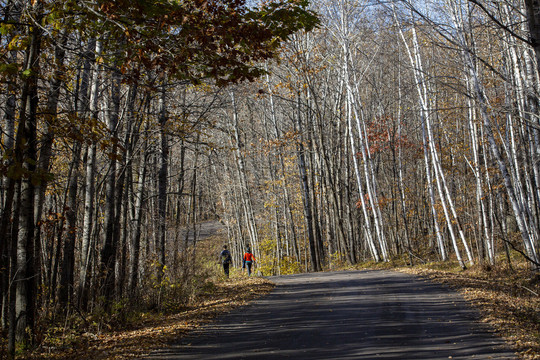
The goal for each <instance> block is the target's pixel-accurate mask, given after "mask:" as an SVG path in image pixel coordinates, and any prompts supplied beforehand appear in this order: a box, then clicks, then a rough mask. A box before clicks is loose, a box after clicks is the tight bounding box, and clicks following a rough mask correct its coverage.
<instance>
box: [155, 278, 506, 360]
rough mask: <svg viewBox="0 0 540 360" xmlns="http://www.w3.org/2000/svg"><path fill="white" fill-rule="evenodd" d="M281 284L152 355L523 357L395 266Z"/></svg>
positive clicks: (448, 294) (454, 298)
mask: <svg viewBox="0 0 540 360" xmlns="http://www.w3.org/2000/svg"><path fill="white" fill-rule="evenodd" d="M271 280H273V281H275V282H276V283H277V286H276V288H275V289H274V291H272V292H271V293H270V294H269V295H267V296H265V297H264V298H262V299H259V300H257V301H255V302H253V303H252V304H251V305H249V306H247V307H243V308H239V309H236V310H234V311H233V312H231V313H228V314H224V315H223V316H221V317H220V318H219V319H218V320H217V322H216V323H214V324H212V325H208V326H205V327H203V328H201V329H200V330H198V331H195V332H194V333H192V335H190V336H189V337H187V338H184V339H182V340H180V342H179V343H178V344H172V345H171V347H169V348H167V349H163V350H160V351H156V352H154V353H152V354H151V355H150V356H149V357H148V358H147V359H152V360H157V359H160V360H164V359H167V360H172V359H175V360H177V359H178V360H179V359H282V358H292V359H400V360H405V359H409V360H419V359H516V357H515V356H514V354H513V352H512V351H511V350H509V348H508V347H507V346H506V345H505V343H504V342H503V341H502V340H501V339H500V338H499V337H497V336H496V335H494V334H493V333H492V332H490V330H489V328H488V327H487V326H486V325H484V324H481V323H480V322H478V314H477V313H476V312H475V311H474V310H473V309H471V308H470V307H468V306H467V304H466V302H465V300H464V299H463V298H462V297H461V296H459V295H458V294H457V293H455V292H453V291H451V290H449V289H447V288H445V287H442V286H440V285H437V284H433V283H430V282H428V281H424V280H421V279H419V278H418V277H415V276H411V275H407V274H402V273H397V272H392V271H348V272H330V273H314V274H301V275H292V276H282V277H273V278H271Z"/></svg>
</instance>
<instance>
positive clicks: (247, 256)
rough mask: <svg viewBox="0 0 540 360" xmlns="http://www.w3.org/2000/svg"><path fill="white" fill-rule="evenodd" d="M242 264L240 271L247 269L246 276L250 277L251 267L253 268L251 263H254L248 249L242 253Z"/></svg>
mask: <svg viewBox="0 0 540 360" xmlns="http://www.w3.org/2000/svg"><path fill="white" fill-rule="evenodd" d="M242 261H243V263H242V269H245V268H246V267H247V269H248V276H251V267H252V266H253V263H255V256H253V254H252V253H251V249H250V248H249V247H248V248H247V249H246V252H245V253H244V258H243V260H242Z"/></svg>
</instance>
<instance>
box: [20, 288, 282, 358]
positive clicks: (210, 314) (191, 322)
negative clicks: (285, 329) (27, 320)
mask: <svg viewBox="0 0 540 360" xmlns="http://www.w3.org/2000/svg"><path fill="white" fill-rule="evenodd" d="M215 285H216V287H215V289H214V291H212V292H211V293H208V294H205V295H204V296H203V297H200V298H198V299H197V302H196V304H193V305H191V306H189V307H188V308H187V309H185V310H184V311H181V312H179V313H176V314H173V315H167V316H165V315H163V316H154V317H151V318H149V319H148V320H144V321H142V322H141V323H140V324H139V325H138V326H137V328H136V329H130V330H122V331H111V332H105V333H101V334H92V333H84V334H81V335H80V337H79V338H78V339H77V342H76V344H77V345H76V346H74V347H72V348H51V347H49V348H47V347H43V348H42V351H40V352H35V353H34V354H33V355H32V356H31V357H30V358H29V359H32V360H68V359H79V360H81V359H92V360H109V359H116V360H123V359H134V358H139V357H141V356H144V355H145V354H148V353H149V352H150V351H152V350H154V349H158V348H160V347H163V346H166V345H167V344H168V343H170V342H172V341H175V340H178V339H179V338H181V337H182V336H185V335H186V334H188V333H189V332H190V331H192V330H194V329H196V328H198V327H200V326H202V325H204V324H206V323H208V322H210V321H212V319H214V318H215V317H216V316H218V315H220V314H223V313H227V312H229V311H231V310H232V309H235V308H237V307H239V306H243V305H246V304H247V303H248V302H249V301H251V300H254V299H256V298H258V297H260V296H262V295H264V294H267V293H268V292H270V291H271V290H272V289H273V288H274V285H273V284H272V283H271V282H270V281H268V280H266V279H263V278H257V277H251V278H235V279H231V280H227V281H225V282H223V283H218V284H215Z"/></svg>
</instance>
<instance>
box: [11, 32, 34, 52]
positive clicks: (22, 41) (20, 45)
mask: <svg viewBox="0 0 540 360" xmlns="http://www.w3.org/2000/svg"><path fill="white" fill-rule="evenodd" d="M29 44H30V38H29V37H28V36H23V35H15V36H14V37H13V39H11V41H10V42H9V44H8V46H7V49H8V50H9V51H15V50H24V49H26V48H27V47H28V45H29Z"/></svg>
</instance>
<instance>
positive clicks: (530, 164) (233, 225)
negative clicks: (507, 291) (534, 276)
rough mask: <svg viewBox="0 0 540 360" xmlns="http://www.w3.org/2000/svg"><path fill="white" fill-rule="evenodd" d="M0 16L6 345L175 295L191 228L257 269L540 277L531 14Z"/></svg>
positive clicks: (246, 8)
mask: <svg viewBox="0 0 540 360" xmlns="http://www.w3.org/2000/svg"><path fill="white" fill-rule="evenodd" d="M0 4H1V13H0V16H1V20H0V44H1V52H0V56H1V61H0V109H1V112H0V125H1V148H0V153H1V155H2V164H1V166H0V174H1V178H0V211H1V212H0V288H1V291H0V294H1V297H2V298H1V302H0V305H1V309H0V310H1V314H0V315H1V317H0V318H1V328H2V331H3V332H5V333H9V339H10V351H13V349H14V347H15V343H16V342H19V343H24V342H28V343H31V342H32V337H33V329H34V328H35V326H36V323H37V322H39V320H40V318H42V317H44V316H45V315H47V316H49V314H50V313H61V312H66V311H72V312H73V311H92V310H93V309H95V308H96V307H97V306H101V307H103V308H104V309H105V310H107V309H109V308H110V307H111V306H112V305H113V303H114V301H121V300H124V299H129V301H139V300H140V297H141V296H142V293H143V291H142V289H148V288H151V289H154V290H153V291H154V293H152V294H153V295H152V296H153V297H152V299H153V300H152V301H159V298H160V296H161V295H162V292H163V291H167V290H166V289H171V288H173V287H172V286H169V285H171V284H172V283H174V285H175V286H177V287H182V281H183V280H182V279H186V278H188V275H189V272H190V271H192V269H191V268H190V266H189V258H190V257H191V252H193V251H196V248H197V242H196V241H191V240H188V235H189V234H191V235H193V234H195V235H196V234H197V231H198V229H199V226H200V224H201V223H202V222H204V221H207V220H219V221H221V222H222V223H223V224H224V225H225V227H226V229H227V234H228V237H229V242H230V246H231V248H232V250H233V255H234V256H236V257H238V256H240V254H241V253H242V249H243V248H244V247H245V246H247V245H250V246H251V248H252V249H253V250H254V252H255V254H256V256H257V258H258V259H259V268H258V270H259V271H260V272H261V273H262V274H263V275H272V274H285V273H293V272H302V271H320V270H325V269H332V268H336V267H339V266H341V265H343V264H356V263H359V262H364V261H375V262H380V261H389V260H391V259H396V258H403V259H406V261H407V262H408V263H411V264H415V263H423V262H429V261H456V262H458V263H459V264H460V266H461V267H463V268H466V267H469V266H471V265H474V264H485V265H488V266H494V265H497V264H500V263H508V264H510V266H511V263H512V259H513V258H515V257H514V256H515V254H518V255H519V257H520V258H522V259H525V260H526V261H527V262H528V263H529V265H530V267H531V269H532V270H535V269H536V270H537V269H538V267H539V266H540V264H539V262H540V261H539V258H540V254H539V251H538V249H539V246H540V158H539V157H540V121H539V120H540V118H539V116H540V109H539V106H540V104H539V103H538V100H539V93H538V91H539V89H540V71H539V67H538V65H539V62H538V57H539V54H540V15H539V14H540V12H539V11H538V10H539V9H536V8H535V7H536V6H538V5H537V3H536V2H534V1H532V0H527V1H521V0H505V1H495V2H492V1H480V0H476V1H473V0H470V1H466V0H437V1H398V0H396V1H374V0H371V1H370V0H313V1H311V2H309V3H308V2H307V1H304V0H272V1H267V2H262V5H260V7H257V6H255V5H254V4H253V2H246V1H244V0H234V1H220V0H208V1H203V0H183V1H173V0H161V1H158V0H138V1H129V0H126V1H102V0H97V1H90V0H83V1H80V0H79V1H68V0H66V1H47V0H34V1H29V0H4V1H0ZM308 9H309V10H308ZM186 234H187V235H186ZM196 238H197V237H196V236H195V239H196ZM238 260H239V259H237V261H236V263H239V261H238ZM145 293H146V294H148V292H145Z"/></svg>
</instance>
